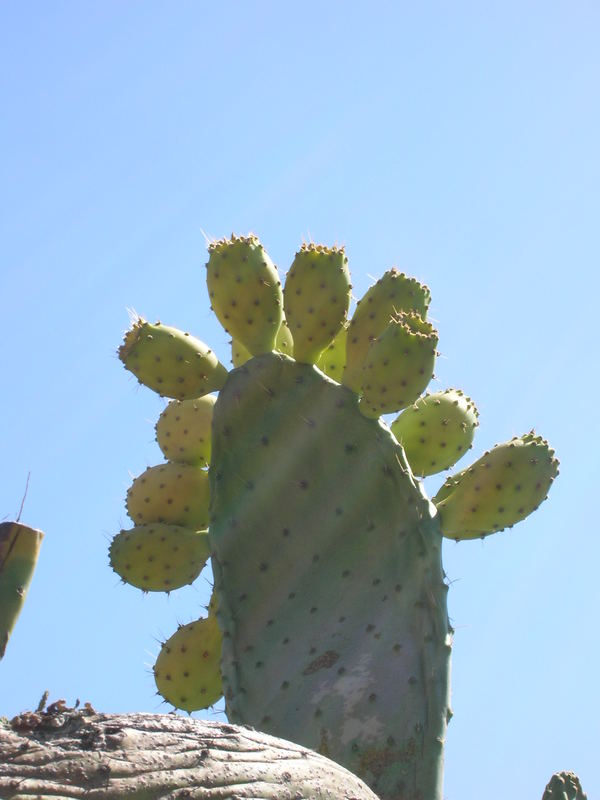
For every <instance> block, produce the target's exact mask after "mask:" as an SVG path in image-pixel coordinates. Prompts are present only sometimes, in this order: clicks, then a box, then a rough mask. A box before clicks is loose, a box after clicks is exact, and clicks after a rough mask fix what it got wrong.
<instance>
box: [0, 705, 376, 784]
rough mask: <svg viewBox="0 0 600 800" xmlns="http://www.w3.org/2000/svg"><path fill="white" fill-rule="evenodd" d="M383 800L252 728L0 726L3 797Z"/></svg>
mask: <svg viewBox="0 0 600 800" xmlns="http://www.w3.org/2000/svg"><path fill="white" fill-rule="evenodd" d="M124 797H127V798H132V799H133V800H175V798H203V800H209V799H212V798H230V799H231V800H236V799H237V798H247V797H250V798H252V797H254V798H264V799H266V798H279V799H280V800H285V798H288V799H289V800H303V798H306V799H307V800H308V798H310V799H311V800H312V799H313V798H314V799H315V800H316V799H319V800H320V798H323V800H325V798H328V800H332V799H333V800H335V799H336V798H339V800H377V798H376V795H375V794H373V792H371V790H370V789H368V788H367V787H366V786H365V785H364V784H363V783H362V782H361V781H360V780H359V779H358V778H356V777H355V776H354V775H352V774H351V773H350V772H348V771H347V770H345V769H343V768H342V767H340V766H338V765H337V764H335V763H334V762H333V761H330V760H329V759H327V758H325V757H323V756H320V755H318V754H317V753H314V752H313V751H311V750H307V749H306V748H304V747H300V746H298V745H295V744H292V743H290V742H287V741H285V740H283V739H277V738H275V737H273V736H268V735H266V734H263V733H259V732H258V731H255V730H254V729H252V728H248V727H245V726H244V727H240V726H237V725H229V724H223V723H218V722H207V721H205V720H195V719H186V718H184V717H179V716H175V715H170V714H169V715H157V714H156V715H155V714H97V713H96V712H95V711H94V710H93V709H92V708H91V707H89V706H86V707H85V708H84V709H82V710H74V709H67V708H65V707H64V704H63V703H55V704H54V705H51V706H50V707H49V708H48V710H47V711H45V712H36V713H34V712H27V713H25V714H21V715H20V716H18V717H15V718H14V719H13V720H11V721H10V722H9V721H8V720H6V719H0V798H2V800H51V799H52V800H64V799H66V798H86V800H97V799H98V800H99V799H100V798H101V799H102V800H113V798H114V800H116V799H117V798H124Z"/></svg>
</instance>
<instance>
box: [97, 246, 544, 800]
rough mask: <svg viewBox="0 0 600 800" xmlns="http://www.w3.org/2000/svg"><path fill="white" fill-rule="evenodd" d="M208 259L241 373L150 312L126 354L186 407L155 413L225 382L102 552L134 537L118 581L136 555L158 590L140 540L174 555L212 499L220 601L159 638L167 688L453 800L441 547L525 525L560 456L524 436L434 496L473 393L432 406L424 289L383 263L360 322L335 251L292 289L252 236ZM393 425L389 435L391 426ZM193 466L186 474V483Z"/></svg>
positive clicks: (141, 484)
mask: <svg viewBox="0 0 600 800" xmlns="http://www.w3.org/2000/svg"><path fill="white" fill-rule="evenodd" d="M209 253H210V257H209V261H208V265H207V277H208V287H209V296H210V299H211V303H212V306H213V308H214V310H215V312H216V313H217V315H218V317H219V319H220V320H221V322H222V324H223V325H224V327H225V328H226V329H227V330H228V331H229V332H230V333H231V335H232V337H233V342H232V348H233V357H234V365H235V368H234V369H233V370H232V371H231V372H230V373H229V374H224V372H223V370H224V368H223V367H222V365H221V364H220V363H219V362H218V361H217V359H216V357H214V355H213V354H212V351H211V349H210V348H209V347H208V346H207V345H205V344H204V343H202V342H200V341H199V340H196V339H194V338H193V337H190V336H189V334H184V333H182V332H174V329H171V328H164V327H159V329H158V334H159V335H158V336H156V335H155V334H156V331H157V328H156V327H154V328H151V327H148V323H145V322H143V321H139V320H138V321H136V322H135V324H134V328H133V330H132V331H130V332H129V333H128V334H127V335H126V337H125V344H124V345H123V346H122V347H121V350H120V356H121V359H122V360H123V362H124V364H125V366H126V367H127V368H128V369H130V370H132V371H133V372H134V373H135V375H136V376H137V378H138V380H139V381H140V382H141V383H145V384H146V385H148V386H149V387H150V388H153V389H155V390H157V391H159V393H160V394H162V395H165V396H167V397H173V398H175V400H176V401H179V403H180V405H179V406H175V405H174V406H171V405H170V406H169V407H168V411H167V412H165V415H164V416H167V417H172V416H173V414H172V413H171V410H170V409H171V408H173V412H174V413H177V409H181V410H183V404H184V403H190V404H191V406H192V407H194V405H198V404H200V403H201V402H202V401H201V398H202V397H203V396H204V395H206V394H207V393H208V392H210V391H216V390H218V391H219V394H218V398H217V400H216V402H214V403H213V402H212V401H209V402H208V403H206V404H205V407H204V408H203V413H204V412H206V414H209V415H210V419H211V424H210V435H209V429H208V426H207V424H206V416H203V423H202V440H203V449H202V456H203V457H198V458H197V459H196V460H194V459H193V458H192V459H190V458H181V459H180V457H179V455H178V453H181V452H187V447H188V445H187V441H186V439H188V438H189V440H190V443H189V446H190V448H192V439H193V440H194V441H195V440H196V438H197V435H198V434H197V432H192V431H191V430H190V431H189V433H188V434H186V433H185V429H186V428H185V425H183V426H181V425H180V426H179V427H178V429H177V435H176V437H174V438H173V442H174V446H171V442H170V441H167V439H166V438H165V437H163V436H162V434H161V438H160V439H159V444H160V446H161V449H162V451H163V453H164V454H165V456H167V458H169V459H172V460H171V461H167V463H166V464H163V465H157V466H155V467H152V468H151V469H150V470H147V471H146V473H144V475H143V476H141V477H139V478H138V479H136V481H134V484H133V486H132V488H131V489H130V492H129V494H128V510H129V513H130V515H131V516H132V518H133V521H134V522H135V523H136V528H135V529H134V531H135V534H133V533H131V532H130V533H129V534H128V535H129V537H130V539H129V540H126V541H124V542H123V543H121V542H120V541H119V542H116V543H115V544H114V545H113V547H112V551H111V552H112V554H113V556H114V555H116V554H117V551H119V550H120V549H121V550H122V548H123V547H124V546H125V544H127V545H128V551H127V558H126V559H124V558H123V557H121V558H119V559H117V558H115V557H113V568H115V569H117V564H116V562H117V561H119V565H120V566H121V567H122V562H123V561H124V560H126V561H127V563H128V564H129V570H128V571H127V570H124V569H122V568H120V569H119V574H121V576H122V577H123V580H124V581H127V582H131V583H133V584H134V585H137V586H138V587H140V588H142V589H143V590H146V591H151V590H155V588H156V587H158V588H161V586H160V583H161V581H163V580H164V576H165V570H164V564H165V559H166V560H167V561H169V557H168V554H169V552H173V550H172V549H171V550H169V549H168V548H167V549H165V548H163V550H161V551H160V557H158V558H157V557H156V556H155V558H154V561H153V562H152V565H151V566H152V571H151V572H152V575H153V576H154V578H153V581H154V582H153V583H152V584H151V585H150V582H149V581H147V582H146V583H143V582H140V580H138V581H137V583H136V581H134V580H131V579H130V577H129V576H128V574H127V572H129V575H130V576H131V575H134V574H135V575H139V574H140V569H141V571H142V574H150V569H149V564H148V562H147V561H146V562H144V563H141V562H142V561H143V554H148V553H150V552H152V553H153V554H154V550H153V549H152V548H153V547H154V544H153V545H152V547H150V546H149V545H148V546H146V543H145V542H144V541H142V540H143V539H144V537H145V536H146V533H145V531H146V530H147V529H149V528H150V527H153V526H154V527H155V528H158V527H159V525H164V526H165V527H168V528H169V531H170V533H169V539H168V546H169V548H174V547H175V546H178V547H179V549H178V551H177V552H180V551H182V550H183V548H184V546H185V543H186V542H189V540H190V536H191V535H192V541H196V540H194V539H193V534H195V531H194V529H195V528H196V529H198V530H199V529H200V528H201V527H203V524H204V522H205V520H204V518H203V517H202V510H205V509H206V508H208V538H209V540H210V552H211V563H212V569H213V574H214V581H215V593H214V598H213V601H212V602H211V605H210V607H209V609H208V614H207V615H206V616H205V617H203V618H202V619H200V620H197V621H193V622H191V623H190V624H189V625H187V626H183V627H181V628H180V629H179V630H178V631H177V632H176V633H175V634H174V636H173V637H172V638H171V639H170V640H169V641H168V642H166V643H165V644H164V646H163V650H162V651H161V654H160V656H159V658H158V660H157V663H156V667H155V677H156V681H157V686H158V688H159V691H160V692H161V693H162V694H163V696H164V697H165V698H166V699H167V700H168V701H169V702H171V703H172V704H173V705H175V706H177V707H179V708H183V709H186V710H188V711H190V710H194V709H199V708H204V707H206V706H207V705H209V704H210V703H212V702H214V701H215V699H217V696H218V695H219V694H220V692H221V691H223V693H224V696H225V701H226V710H227V714H228V717H229V719H230V720H231V721H232V722H239V723H245V724H250V725H253V726H255V727H257V728H260V729H261V730H263V731H265V732H268V733H272V734H275V735H278V736H280V737H284V738H288V739H292V740H294V741H296V742H298V743H300V744H303V745H305V746H309V747H311V748H313V749H315V750H318V751H319V752H321V753H323V754H325V755H328V756H329V757H331V758H333V759H334V760H336V761H338V762H339V763H341V764H343V765H344V766H346V767H347V768H349V769H350V770H352V771H353V772H355V773H356V774H357V775H359V776H360V777H361V778H362V779H363V780H365V782H366V783H368V784H369V785H370V786H371V787H372V788H373V790H374V791H375V792H376V793H377V794H378V795H379V796H380V797H381V798H427V799H428V800H440V798H441V797H442V771H443V747H444V740H445V736H446V726H447V722H448V720H449V719H450V716H451V711H450V706H449V669H450V652H451V644H452V630H451V627H450V625H449V623H448V616H447V610H446V608H447V607H446V595H447V591H448V586H447V583H446V581H445V576H444V571H443V567H442V561H441V552H442V541H443V537H444V536H446V537H449V538H454V539H470V538H474V537H482V536H487V535H489V534H492V533H495V532H497V531H499V530H502V529H504V528H507V527H511V526H512V525H514V524H515V523H516V522H518V521H519V520H521V519H523V518H524V517H525V516H527V515H528V514H529V513H531V511H533V510H534V509H535V508H537V506H538V505H539V504H540V502H542V500H543V499H544V498H545V497H546V494H547V491H548V489H549V487H550V484H551V482H552V480H553V479H554V477H555V475H556V474H557V461H556V459H555V458H554V454H553V451H552V450H551V449H550V448H549V446H548V444H547V443H546V442H545V441H544V440H543V439H541V438H540V437H538V436H536V435H535V434H534V433H530V434H526V435H525V436H523V437H519V438H517V439H515V440H513V441H512V442H508V443H506V444H504V445H499V446H498V447H496V448H494V449H493V450H492V451H490V452H489V453H486V454H485V455H484V456H483V457H482V458H481V459H479V460H478V461H476V462H475V463H474V464H473V465H472V466H470V467H467V468H466V469H463V470H462V471H461V472H459V473H457V475H455V476H454V477H450V478H448V480H447V481H446V483H445V484H444V485H443V486H442V488H441V489H440V491H439V492H438V494H437V495H436V497H435V498H434V499H433V501H430V500H429V499H428V498H427V496H426V495H425V492H424V490H423V487H422V485H421V483H420V481H419V480H418V477H419V476H423V475H430V474H433V473H435V472H439V471H441V470H443V469H446V468H448V467H449V466H451V465H453V464H454V463H456V462H457V461H458V460H459V459H460V458H462V456H463V455H464V454H465V453H466V452H467V450H468V449H469V448H470V447H471V445H472V441H473V434H474V430H475V427H476V426H477V424H478V419H477V418H478V414H477V410H476V408H475V405H474V403H473V401H471V400H470V399H469V398H468V397H467V396H466V395H464V394H463V393H462V392H461V391H460V390H455V389H447V390H445V391H444V392H438V393H434V394H433V395H424V396H423V394H422V393H423V392H424V391H425V389H426V387H427V385H428V383H429V381H430V379H431V377H432V374H433V369H434V364H435V358H436V355H437V344H438V337H437V332H436V331H435V330H434V328H433V326H432V325H431V323H430V322H429V321H428V320H427V319H426V315H427V310H428V307H429V303H430V293H429V289H428V288H427V287H426V286H424V285H422V284H421V283H419V282H418V281H416V280H415V279H414V278H408V277H407V276H406V275H404V274H403V273H400V272H398V271H397V270H395V269H392V270H389V271H388V272H386V273H385V275H384V276H383V277H382V278H381V279H380V280H379V281H378V282H377V283H376V284H375V285H374V286H373V287H371V289H369V291H368V292H367V293H366V295H365V297H364V298H363V299H362V300H361V301H359V303H358V304H357V307H356V310H355V311H354V314H353V316H352V317H351V318H350V319H349V320H348V319H347V314H348V299H349V290H350V273H349V271H348V260H347V257H346V254H345V252H344V250H343V249H341V248H328V247H324V246H316V245H310V246H304V247H303V248H302V249H301V250H300V251H299V252H298V253H297V255H296V258H295V259H294V262H293V265H292V267H291V269H290V272H289V273H288V277H287V279H286V281H285V286H284V287H283V289H282V286H281V284H282V281H280V279H279V277H278V273H277V268H276V267H275V265H274V264H273V262H272V261H271V259H270V258H269V257H268V255H267V254H266V251H265V250H264V248H263V247H262V245H261V244H260V242H259V240H258V239H257V238H256V237H255V236H253V235H250V236H248V237H232V238H231V239H229V240H227V239H223V240H220V241H219V242H215V243H214V244H212V245H211V246H210V247H209ZM165 331H167V334H166V335H165ZM155 339H156V341H155ZM142 345H143V348H142ZM186 348H187V349H186ZM273 348H274V349H273ZM157 358H158V359H159V360H158V361H157ZM157 363H158V364H159V367H158V368H157ZM200 365H201V366H200ZM159 377H160V379H161V380H160V382H159V380H158V378H159ZM167 377H168V380H167ZM192 387H193V389H192ZM188 390H189V391H191V392H192V393H193V392H194V391H195V393H196V397H193V394H192V395H190V394H189V393H188ZM397 412H402V413H401V414H400V415H399V416H398V417H397V419H396V420H395V421H394V422H393V423H392V427H391V429H390V427H388V425H387V424H386V422H385V421H384V420H383V419H382V418H381V414H388V413H391V414H396V413H397ZM192 416H193V413H192ZM163 423H164V417H163ZM163 423H159V428H160V429H161V430H162V429H163V428H165V429H166V426H165V425H164V424H163ZM169 429H170V430H174V428H172V427H170V428H169ZM157 430H158V429H157ZM167 438H168V437H167ZM175 439H176V443H175ZM161 440H162V441H161ZM208 440H210V441H208ZM403 444H404V445H405V448H406V449H404V447H403ZM208 459H210V463H209V467H208V472H207V471H206V468H205V466H204V464H205V461H207V460H208ZM179 460H181V461H184V462H185V463H184V464H179V463H176V462H178V461H179ZM182 467H185V473H186V477H185V481H184V480H183V478H182V477H179V478H177V477H175V479H173V476H181V475H182V474H183V473H182V469H181V468H182ZM167 478H169V480H167ZM190 486H192V487H193V486H197V487H198V488H197V491H195V490H194V489H191V490H190V489H189V487H190ZM205 486H208V494H206V493H205V490H204V488H203V487H205ZM195 501H197V505H198V506H199V508H200V511H198V510H197V508H196V505H195ZM165 503H167V506H165ZM190 509H192V510H191V511H190ZM190 515H191V516H190ZM179 526H181V527H179ZM134 535H135V536H136V537H139V538H136V541H135V546H134V547H132V546H131V543H130V541H131V537H132V536H134ZM200 535H201V533H198V534H197V536H200ZM121 536H123V535H122V534H121ZM178 537H179V538H178ZM197 541H199V540H197ZM117 545H118V546H117ZM136 553H138V554H139V556H138V559H139V561H140V564H139V565H138V564H136V566H135V570H134V569H133V562H134V561H135V559H136V555H135V554H136ZM119 555H121V553H120V552H119ZM146 558H147V556H146ZM160 565H162V566H160ZM192 574H193V571H192V572H186V571H185V570H183V571H180V575H181V579H182V581H183V582H185V580H186V579H188V578H189V577H190V576H191V575H192ZM164 588H165V589H166V590H167V591H169V590H170V589H171V588H174V586H165V587H164Z"/></svg>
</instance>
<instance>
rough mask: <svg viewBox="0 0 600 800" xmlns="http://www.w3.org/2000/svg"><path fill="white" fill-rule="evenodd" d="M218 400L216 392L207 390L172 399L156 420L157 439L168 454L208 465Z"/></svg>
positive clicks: (171, 457)
mask: <svg viewBox="0 0 600 800" xmlns="http://www.w3.org/2000/svg"><path fill="white" fill-rule="evenodd" d="M216 400H217V398H216V397H215V395H212V394H207V395H204V397H194V398H191V399H190V400H172V401H171V402H170V403H169V405H168V406H167V407H166V408H165V410H164V411H163V412H162V414H161V415H160V417H159V418H158V422H157V423H156V441H157V442H158V446H159V447H160V449H161V450H162V452H163V455H164V456H165V458H168V459H169V460H170V461H177V462H179V463H184V464H193V465H196V466H199V467H205V466H207V465H208V463H209V462H210V439H211V425H212V417H213V408H214V405H215V402H216Z"/></svg>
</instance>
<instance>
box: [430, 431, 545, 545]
mask: <svg viewBox="0 0 600 800" xmlns="http://www.w3.org/2000/svg"><path fill="white" fill-rule="evenodd" d="M556 475H558V461H557V459H556V458H555V457H554V450H551V449H550V447H549V446H548V442H546V441H545V440H544V439H542V438H541V436H536V435H535V433H534V432H533V431H531V432H530V433H528V434H525V435H524V436H515V437H514V438H513V439H511V441H510V442H505V443H504V444H499V445H496V446H495V447H494V448H493V449H492V450H490V451H489V452H487V453H485V454H484V455H483V456H482V457H481V458H480V459H478V460H477V461H476V462H475V463H474V464H472V465H471V466H470V467H467V468H466V469H463V470H462V471H461V472H459V473H457V474H456V475H453V476H451V477H450V478H448V480H447V481H446V482H445V483H444V484H443V486H442V487H441V489H440V490H439V492H438V493H437V494H436V496H435V497H434V498H433V502H434V504H435V505H436V507H437V510H438V513H439V515H440V524H441V528H442V533H443V534H444V536H447V537H448V538H449V539H457V540H458V539H475V538H478V537H480V536H487V535H488V534H490V533H496V532H497V531H501V530H502V529H504V528H509V527H511V526H512V525H514V524H515V523H516V522H519V521H520V520H522V519H525V517H527V516H529V514H531V512H532V511H535V510H536V508H537V507H538V506H539V505H540V503H541V502H542V501H543V500H545V499H546V495H547V494H548V490H549V489H550V485H551V484H552V481H553V480H554V478H555V477H556Z"/></svg>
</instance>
